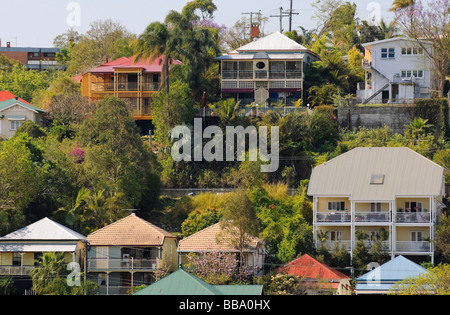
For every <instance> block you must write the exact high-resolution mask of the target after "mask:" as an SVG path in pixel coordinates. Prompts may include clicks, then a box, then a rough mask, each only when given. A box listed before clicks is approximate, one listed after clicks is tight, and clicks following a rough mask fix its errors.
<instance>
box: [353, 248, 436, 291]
mask: <svg viewBox="0 0 450 315" xmlns="http://www.w3.org/2000/svg"><path fill="white" fill-rule="evenodd" d="M426 272H428V271H427V270H426V269H425V268H423V267H422V266H420V265H418V264H416V263H415V262H412V261H411V260H409V259H407V258H405V257H403V256H398V257H396V258H394V259H392V260H390V261H388V262H387V263H385V264H383V265H381V266H379V267H377V268H375V269H373V270H371V271H369V272H368V273H366V274H364V275H362V276H361V277H359V278H358V279H356V281H357V285H356V292H357V293H358V294H361V293H373V292H378V293H386V292H388V291H389V290H390V289H391V288H392V287H393V286H394V285H395V283H396V282H398V281H402V280H405V279H407V278H415V277H417V276H419V275H421V274H423V273H426Z"/></svg>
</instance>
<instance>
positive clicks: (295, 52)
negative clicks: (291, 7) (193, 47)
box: [217, 32, 319, 104]
mask: <svg viewBox="0 0 450 315" xmlns="http://www.w3.org/2000/svg"><path fill="white" fill-rule="evenodd" d="M318 59H319V57H318V56H317V55H316V54H315V53H313V52H312V51H310V50H309V49H307V48H305V47H304V46H302V45H300V44H299V43H297V42H295V41H293V40H292V39H290V38H289V37H287V36H285V35H283V34H281V33H280V32H275V33H273V34H270V35H267V36H265V37H263V38H260V39H256V40H255V41H253V42H251V43H249V44H247V45H244V46H242V47H239V48H237V49H236V50H234V51H231V52H229V53H228V54H226V55H223V56H221V57H218V58H217V60H218V61H220V63H221V67H220V69H221V84H222V88H221V92H222V97H223V98H230V97H231V98H235V99H236V100H240V101H241V103H243V104H245V103H252V102H256V103H258V104H265V103H266V102H267V101H269V100H270V102H275V103H276V102H279V101H282V102H284V104H291V103H292V102H293V101H297V100H298V99H300V98H302V92H303V81H304V67H305V63H309V62H313V61H315V60H318Z"/></svg>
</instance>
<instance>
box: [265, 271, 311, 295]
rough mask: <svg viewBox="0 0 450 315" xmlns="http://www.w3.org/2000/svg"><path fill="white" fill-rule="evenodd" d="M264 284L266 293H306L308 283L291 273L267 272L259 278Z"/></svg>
mask: <svg viewBox="0 0 450 315" xmlns="http://www.w3.org/2000/svg"><path fill="white" fill-rule="evenodd" d="M257 282H258V283H259V284H262V285H263V290H264V295H306V290H307V285H306V284H305V282H304V281H302V279H301V278H299V277H297V276H295V275H290V274H282V273H278V274H273V273H271V274H267V275H265V276H262V277H259V278H258V279H257Z"/></svg>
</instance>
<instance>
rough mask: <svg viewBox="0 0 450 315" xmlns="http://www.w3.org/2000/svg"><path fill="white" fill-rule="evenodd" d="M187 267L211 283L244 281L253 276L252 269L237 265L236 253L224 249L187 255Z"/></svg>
mask: <svg viewBox="0 0 450 315" xmlns="http://www.w3.org/2000/svg"><path fill="white" fill-rule="evenodd" d="M187 259H188V264H187V265H186V267H187V269H188V270H189V271H190V272H192V273H193V274H194V275H195V276H197V277H199V278H200V279H203V280H204V281H206V282H208V283H209V284H212V285H221V284H230V283H245V282H247V281H248V280H249V279H251V277H252V276H253V269H252V268H251V267H248V266H239V260H238V259H237V258H236V255H234V254H232V253H226V252H224V251H218V252H216V251H209V252H203V253H199V254H197V253H195V254H190V255H188V256H187Z"/></svg>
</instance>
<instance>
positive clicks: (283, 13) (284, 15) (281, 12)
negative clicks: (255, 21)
mask: <svg viewBox="0 0 450 315" xmlns="http://www.w3.org/2000/svg"><path fill="white" fill-rule="evenodd" d="M270 17H278V18H280V33H283V18H284V17H289V14H287V12H283V7H280V14H279V15H271V16H270Z"/></svg>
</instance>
